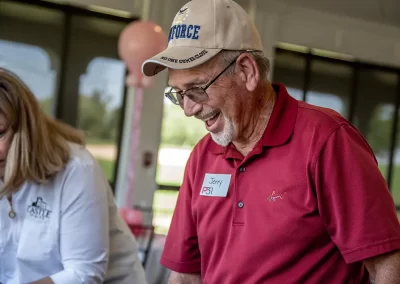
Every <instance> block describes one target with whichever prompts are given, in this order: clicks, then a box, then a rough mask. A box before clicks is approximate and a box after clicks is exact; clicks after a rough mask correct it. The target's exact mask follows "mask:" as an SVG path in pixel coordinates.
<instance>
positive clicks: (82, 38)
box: [65, 15, 126, 182]
mask: <svg viewBox="0 0 400 284" xmlns="http://www.w3.org/2000/svg"><path fill="white" fill-rule="evenodd" d="M125 25H126V23H124V22H118V21H114V20H109V19H101V18H98V17H88V16H80V15H74V16H72V17H71V36H70V44H69V55H68V62H67V69H68V70H74V72H73V73H71V74H70V76H67V81H68V82H71V83H72V82H73V84H67V85H66V86H65V87H66V90H65V92H66V93H73V92H77V93H78V94H79V99H78V102H77V105H78V113H77V126H78V127H79V128H81V129H83V130H84V131H86V134H87V137H88V150H89V151H90V152H91V153H92V154H93V156H94V157H96V158H97V159H98V160H99V162H100V164H101V165H102V166H103V169H104V171H105V173H106V175H107V177H108V179H109V180H110V181H111V182H112V181H114V180H115V176H114V175H115V167H116V161H117V155H118V142H119V134H120V133H119V132H120V128H119V125H120V121H121V119H122V116H121V114H122V105H123V99H124V94H125V72H126V70H125V64H124V63H123V62H122V61H120V60H118V59H117V58H118V56H117V54H118V51H117V47H118V45H117V42H118V37H119V34H120V33H121V31H122V30H123V28H124V27H125ZM93 46H96V48H93ZM71 86H72V87H71Z"/></svg>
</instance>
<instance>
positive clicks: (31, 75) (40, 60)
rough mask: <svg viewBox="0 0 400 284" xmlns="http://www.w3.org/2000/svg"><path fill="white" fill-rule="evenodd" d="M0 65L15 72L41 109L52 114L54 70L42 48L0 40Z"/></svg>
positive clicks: (54, 83) (54, 90) (54, 86)
mask: <svg viewBox="0 0 400 284" xmlns="http://www.w3.org/2000/svg"><path fill="white" fill-rule="evenodd" d="M0 50H1V54H0V67H3V68H5V69H7V70H10V71H11V72H13V73H15V74H17V75H18V76H19V77H20V78H21V80H22V81H23V82H24V83H25V84H26V85H27V87H28V88H29V89H30V90H31V91H32V92H33V94H34V95H35V96H36V98H37V100H38V101H39V103H40V106H41V107H42V109H43V110H44V111H45V112H46V113H47V114H48V115H51V116H52V115H53V103H54V96H55V92H56V81H57V78H56V75H57V72H56V70H52V69H51V59H50V57H49V55H48V54H47V53H46V51H44V50H43V49H42V48H40V47H37V46H32V45H27V44H22V43H17V42H10V41H5V40H0Z"/></svg>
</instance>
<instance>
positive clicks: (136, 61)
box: [118, 21, 167, 88]
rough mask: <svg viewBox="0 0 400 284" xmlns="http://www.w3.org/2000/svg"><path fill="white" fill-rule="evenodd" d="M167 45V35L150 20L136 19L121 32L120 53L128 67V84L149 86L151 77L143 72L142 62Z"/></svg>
mask: <svg viewBox="0 0 400 284" xmlns="http://www.w3.org/2000/svg"><path fill="white" fill-rule="evenodd" d="M166 47H167V37H166V35H165V33H164V31H163V30H162V28H161V27H160V26H159V25H156V24H154V23H152V22H150V21H135V22H133V23H131V24H129V25H128V26H126V27H125V29H124V30H123V31H122V32H121V34H120V37H119V41H118V53H119V56H120V58H121V59H122V60H123V61H124V62H125V64H126V66H127V67H128V70H129V73H130V75H129V76H128V78H127V84H128V86H132V87H143V88H146V87H149V86H150V83H151V79H150V78H149V77H146V78H147V79H146V80H142V78H143V77H145V76H144V75H143V74H142V64H143V62H144V61H145V60H146V59H149V58H150V57H153V56H154V55H156V54H158V53H159V52H161V51H163V50H164V49H165V48H166Z"/></svg>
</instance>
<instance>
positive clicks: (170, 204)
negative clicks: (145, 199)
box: [153, 190, 178, 235]
mask: <svg viewBox="0 0 400 284" xmlns="http://www.w3.org/2000/svg"><path fill="white" fill-rule="evenodd" d="M177 198H178V191H176V190H156V191H155V193H154V199H153V210H154V217H153V226H154V227H155V230H156V233H158V234H165V235H166V234H167V233H168V229H169V226H170V225H171V220H172V214H173V213H174V210H175V205H176V201H177Z"/></svg>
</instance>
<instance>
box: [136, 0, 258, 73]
mask: <svg viewBox="0 0 400 284" xmlns="http://www.w3.org/2000/svg"><path fill="white" fill-rule="evenodd" d="M224 49H225V50H236V51H239V50H247V51H262V50H263V46H262V43H261V39H260V36H259V34H258V31H257V29H256V27H255V26H254V24H253V22H252V21H251V20H250V18H249V16H248V14H247V13H246V12H245V11H244V10H243V8H242V7H240V6H239V5H238V4H237V3H236V2H234V1H232V0H192V1H190V2H188V3H186V5H184V6H183V7H182V8H181V9H179V11H178V13H177V14H176V16H175V18H174V21H173V22H172V26H171V30H170V33H169V38H168V47H167V49H165V50H164V51H162V52H160V53H159V54H157V55H156V56H154V57H152V58H150V59H148V60H146V61H145V62H144V63H143V65H142V72H143V74H145V75H146V76H154V75H156V74H157V73H158V72H160V71H162V70H164V69H165V68H172V69H189V68H192V67H195V66H198V65H200V64H202V63H204V62H206V61H208V60H210V59H211V58H212V57H214V56H215V55H217V54H218V52H220V51H221V50H224Z"/></svg>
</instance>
